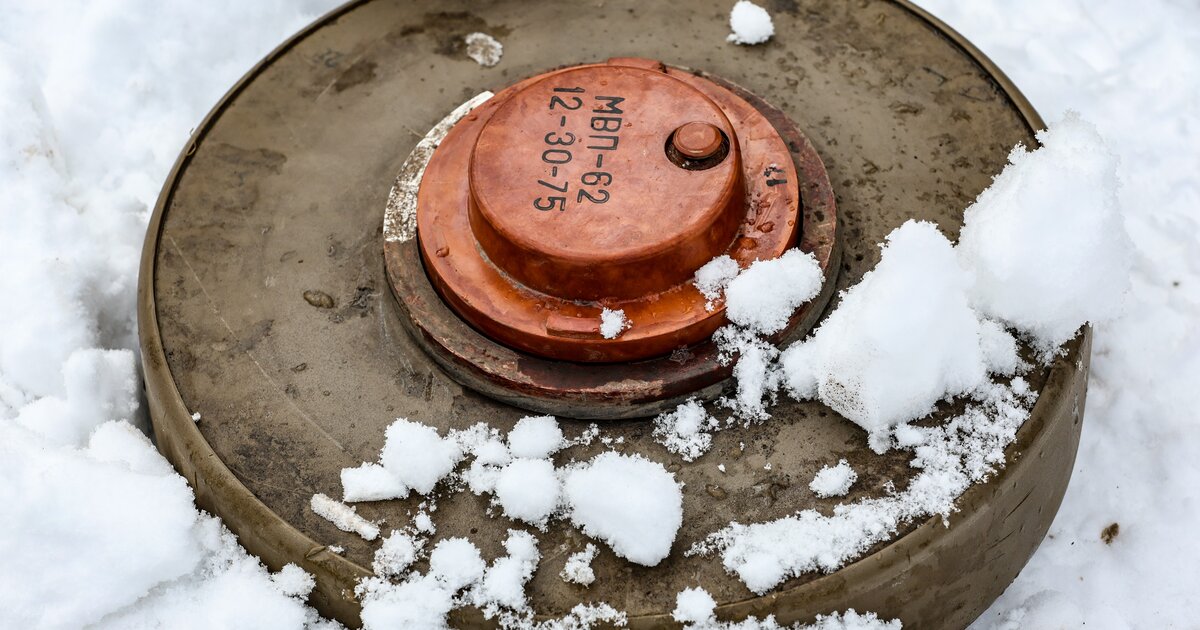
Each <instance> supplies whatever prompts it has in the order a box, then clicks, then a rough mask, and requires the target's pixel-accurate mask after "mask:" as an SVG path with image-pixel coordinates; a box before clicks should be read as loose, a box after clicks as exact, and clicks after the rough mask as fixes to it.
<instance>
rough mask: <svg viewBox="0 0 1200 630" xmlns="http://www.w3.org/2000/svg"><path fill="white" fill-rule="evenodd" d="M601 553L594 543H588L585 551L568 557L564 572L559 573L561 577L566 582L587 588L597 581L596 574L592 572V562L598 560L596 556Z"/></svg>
mask: <svg viewBox="0 0 1200 630" xmlns="http://www.w3.org/2000/svg"><path fill="white" fill-rule="evenodd" d="M599 551H600V549H598V548H597V547H596V545H593V544H592V543H588V544H587V546H586V547H584V548H583V551H579V552H576V553H573V554H571V555H570V556H567V562H566V564H564V565H563V570H562V572H561V573H559V577H561V578H562V579H563V581H564V582H573V583H575V584H581V585H583V586H587V585H589V584H591V583H592V582H595V581H596V572H595V571H593V570H592V560H595V559H596V554H597V553H598V552H599Z"/></svg>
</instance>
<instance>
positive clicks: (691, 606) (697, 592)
mask: <svg viewBox="0 0 1200 630" xmlns="http://www.w3.org/2000/svg"><path fill="white" fill-rule="evenodd" d="M716 608H717V602H716V601H715V600H713V597H712V595H709V594H708V591H706V590H704V589H702V588H699V587H696V588H685V589H683V590H682V591H679V594H678V595H676V596H675V610H674V611H672V612H671V618H672V619H674V620H675V621H678V622H679V623H683V624H708V623H711V622H713V621H716V616H715V615H713V611H714V610H716Z"/></svg>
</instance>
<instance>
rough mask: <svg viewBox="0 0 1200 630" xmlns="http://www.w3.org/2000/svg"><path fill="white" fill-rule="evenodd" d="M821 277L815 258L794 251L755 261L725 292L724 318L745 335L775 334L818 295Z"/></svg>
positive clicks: (819, 266) (819, 267)
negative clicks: (796, 311) (801, 307)
mask: <svg viewBox="0 0 1200 630" xmlns="http://www.w3.org/2000/svg"><path fill="white" fill-rule="evenodd" d="M824 277H825V276H824V274H823V273H822V272H821V265H820V264H819V263H817V259H816V257H814V256H813V255H812V254H806V253H804V252H802V251H800V250H799V249H795V248H793V249H789V250H787V251H786V252H784V254H783V255H782V256H780V257H779V258H772V259H770V260H758V261H755V262H754V264H752V265H750V267H749V268H748V269H746V270H745V271H743V272H741V273H740V274H738V275H737V277H736V278H734V279H733V280H730V281H729V285H728V286H727V287H726V288H725V314H726V316H728V317H729V321H731V322H733V323H734V324H736V325H737V326H739V327H741V328H743V329H745V330H747V331H750V332H753V333H757V334H760V335H771V334H774V333H777V332H779V331H781V330H783V329H784V328H785V327H786V326H787V323H788V319H789V318H790V317H791V316H792V313H793V312H795V310H796V308H797V307H799V306H800V305H801V304H804V303H805V302H807V301H809V300H811V299H813V297H815V296H816V295H817V293H819V292H820V291H821V282H822V281H823V280H824Z"/></svg>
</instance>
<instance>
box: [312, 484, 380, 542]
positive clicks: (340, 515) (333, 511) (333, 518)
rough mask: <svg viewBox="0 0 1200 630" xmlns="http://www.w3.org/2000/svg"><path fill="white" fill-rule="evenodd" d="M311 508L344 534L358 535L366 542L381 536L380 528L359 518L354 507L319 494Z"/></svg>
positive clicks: (314, 496)
mask: <svg viewBox="0 0 1200 630" xmlns="http://www.w3.org/2000/svg"><path fill="white" fill-rule="evenodd" d="M309 507H310V508H312V511H313V513H314V514H316V515H317V516H320V517H321V518H323V519H325V520H327V521H329V522H330V523H333V524H334V526H335V527H337V528H338V529H340V530H342V531H344V532H350V533H352V534H358V535H359V536H362V537H363V539H364V540H375V539H376V538H377V537H378V536H379V526H378V525H376V524H375V523H372V522H371V521H368V520H367V519H365V518H363V517H361V516H359V515H358V511H357V510H355V509H354V506H352V505H346V504H345V503H342V502H340V501H337V500H335V499H331V498H329V497H328V496H326V495H324V494H321V493H319V492H318V493H317V494H314V495H313V496H312V499H311V500H310V501H309Z"/></svg>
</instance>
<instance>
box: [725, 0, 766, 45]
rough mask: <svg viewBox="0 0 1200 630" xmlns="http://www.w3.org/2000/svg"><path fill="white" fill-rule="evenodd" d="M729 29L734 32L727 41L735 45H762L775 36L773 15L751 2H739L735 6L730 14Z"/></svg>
mask: <svg viewBox="0 0 1200 630" xmlns="http://www.w3.org/2000/svg"><path fill="white" fill-rule="evenodd" d="M729 28H730V29H731V30H733V32H732V33H730V34H729V37H727V38H726V40H727V41H730V42H733V43H735V44H761V43H763V42H765V41H767V40H769V39H771V36H772V35H774V34H775V25H774V24H772V23H771V14H770V13H767V10H766V9H764V8H762V7H760V6H758V5H757V4H754V3H753V2H750V0H738V2H737V4H735V5H733V10H732V11H730V12H729Z"/></svg>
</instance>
